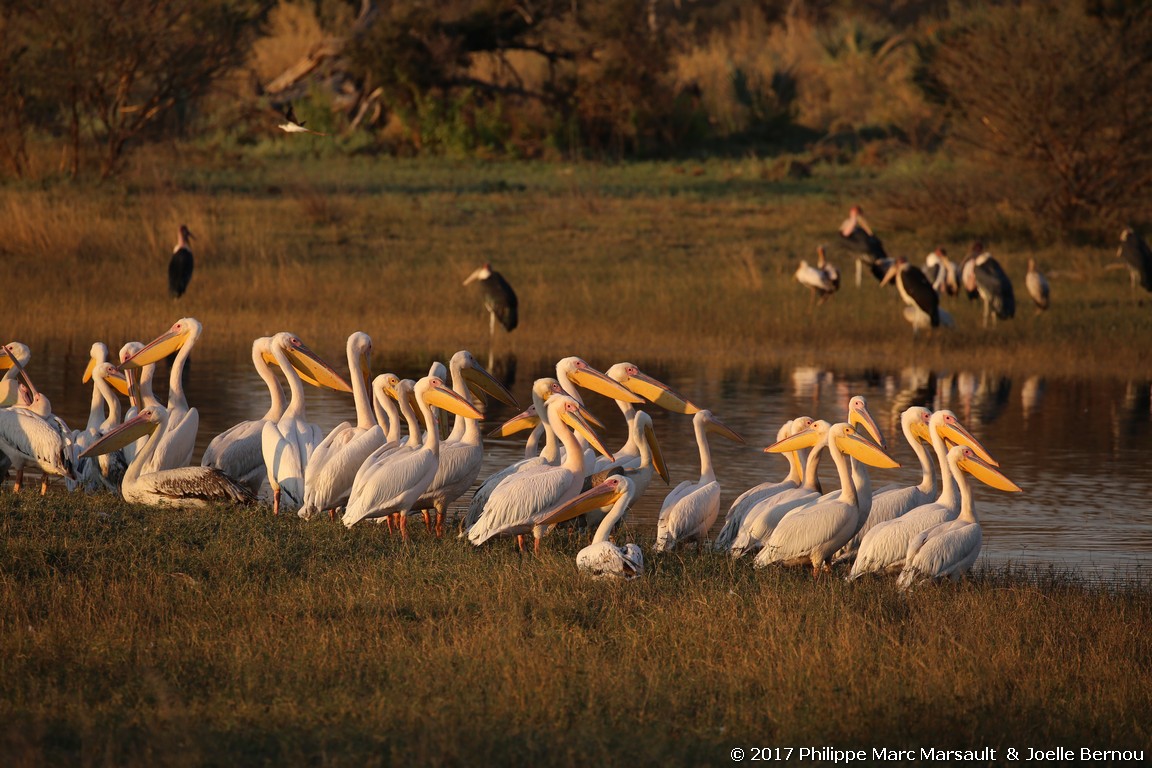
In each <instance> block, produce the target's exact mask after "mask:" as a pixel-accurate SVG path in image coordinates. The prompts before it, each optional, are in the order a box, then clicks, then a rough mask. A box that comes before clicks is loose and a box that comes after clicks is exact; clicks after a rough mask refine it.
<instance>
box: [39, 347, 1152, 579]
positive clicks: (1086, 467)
mask: <svg viewBox="0 0 1152 768" xmlns="http://www.w3.org/2000/svg"><path fill="white" fill-rule="evenodd" d="M320 351H321V354H322V355H324V356H325V357H326V358H327V359H328V360H329V361H330V362H331V363H332V364H333V366H334V367H335V368H336V369H337V370H341V371H346V370H347V364H346V363H345V362H344V360H343V357H344V356H343V352H342V351H340V350H320ZM33 355H34V356H33V360H32V363H31V365H30V366H29V372H30V373H31V374H32V375H33V377H34V379H35V380H36V382H37V384H38V386H39V387H40V388H41V389H42V390H43V391H44V392H45V394H47V395H48V396H49V398H50V399H51V400H52V403H53V408H54V411H55V412H56V413H57V415H60V416H61V417H63V418H64V419H65V420H66V421H67V422H68V424H69V425H70V426H72V427H73V428H79V427H82V426H83V425H84V423H85V422H86V420H87V414H88V403H89V397H90V393H91V389H90V388H89V386H87V385H83V384H81V383H80V378H81V373H82V372H83V370H84V366H85V365H86V363H87V350H86V349H85V350H75V351H74V352H72V353H66V352H62V353H60V354H54V353H52V352H51V351H47V352H45V353H44V354H41V351H39V350H33ZM589 362H590V363H591V364H593V365H596V366H600V368H601V370H605V369H607V368H608V367H609V366H610V365H611V364H612V363H615V362H619V361H615V360H589ZM632 362H636V363H638V364H640V365H641V367H642V368H643V367H644V363H643V361H636V360H634V361H632ZM386 365H387V361H374V371H373V372H374V373H380V372H383V371H384V370H386V369H387V368H386ZM493 367H494V368H495V369H496V370H495V372H497V373H498V375H500V376H502V377H503V378H504V379H505V382H506V383H507V384H508V385H509V387H510V389H511V390H512V391H513V393H514V394H515V395H516V397H517V398H518V399H520V401H521V403H522V404H524V405H525V406H526V405H527V403H528V402H530V400H529V395H528V391H529V387H530V385H531V382H532V380H533V379H534V378H535V377H536V376H539V375H554V371H552V370H551V369H550V368H549V367H548V366H546V365H541V366H529V365H526V364H524V363H521V364H520V365H519V366H517V365H516V364H515V361H509V360H505V361H496V365H495V366H493ZM387 370H392V371H393V372H395V373H397V374H399V375H401V376H405V377H413V378H416V377H419V376H420V375H423V374H424V373H425V372H426V370H427V369H426V368H425V369H423V370H396V369H387ZM645 370H646V372H647V373H649V374H651V375H654V376H656V377H657V378H660V379H662V380H663V381H665V382H666V383H668V384H669V385H670V386H672V387H673V388H675V389H677V390H678V391H680V392H681V393H682V394H684V395H686V396H687V397H689V398H690V399H691V400H693V401H694V402H695V403H696V404H697V405H699V406H701V407H705V408H709V409H711V410H712V411H713V412H714V413H715V414H716V416H718V417H719V418H720V419H721V420H722V421H724V422H725V423H726V424H727V425H728V426H730V427H732V428H733V429H735V430H736V431H737V432H738V433H740V434H741V435H742V436H743V437H744V438H745V439H746V440H747V444H746V445H737V444H734V443H731V442H728V441H726V440H724V439H723V438H716V439H715V440H714V441H713V444H712V448H713V457H714V460H715V466H716V473H717V477H718V479H719V481H720V483H721V486H722V488H723V498H722V502H721V511H720V518H719V519H720V520H722V519H723V516H724V512H725V511H726V510H727V508H728V505H729V504H730V503H731V501H732V500H733V499H734V498H735V497H736V496H737V495H739V494H740V493H741V492H743V491H744V490H746V489H747V488H749V487H751V486H753V485H755V484H757V483H760V482H763V481H765V480H768V479H772V480H776V479H781V478H783V477H784V475H785V474H786V471H787V467H786V464H785V461H784V459H783V458H782V457H779V456H775V455H770V454H765V453H763V452H762V449H763V448H764V446H766V445H768V444H770V443H772V442H773V441H774V440H775V436H776V431H777V429H778V428H779V426H780V424H782V423H783V422H784V421H785V420H787V419H791V418H793V417H795V416H798V415H809V416H812V417H813V418H823V419H827V420H829V421H838V420H843V418H844V415H845V411H846V408H847V403H848V400H849V399H850V398H851V397H852V396H854V395H864V396H865V397H866V398H867V399H868V403H869V406H870V409H871V410H872V413H873V415H874V416H875V417H876V419H877V421H878V422H879V423H880V424H881V426H882V428H883V429H884V432H885V435H886V437H887V438H888V442H889V446H890V453H891V454H892V455H893V457H894V458H895V459H896V460H897V461H900V462H901V464H902V465H903V466H902V467H901V468H900V469H894V470H874V472H873V475H872V477H873V484H874V486H875V487H879V486H881V485H885V484H887V483H891V482H900V483H905V484H908V485H912V484H915V483H917V482H919V466H918V463H917V461H916V457H915V455H914V454H913V453H912V450H911V448H909V447H908V445H907V444H906V442H905V441H904V439H903V437H902V435H901V434H900V432H899V414H900V413H901V412H902V411H903V409H905V408H907V407H908V406H910V405H916V404H919V405H925V406H928V407H929V408H950V409H952V410H953V411H955V412H956V414H957V415H958V416H959V417H960V419H961V421H962V422H963V423H964V424H965V426H967V427H968V428H969V429H970V430H971V431H972V432H973V434H975V435H976V437H977V438H979V439H980V440H981V441H982V442H983V443H984V445H985V446H986V447H987V448H988V449H989V451H990V452H991V453H992V455H993V456H995V457H996V458H997V460H998V461H999V462H1000V465H1001V469H1002V470H1003V471H1004V473H1005V474H1006V475H1007V476H1008V477H1010V478H1011V479H1012V480H1013V481H1015V482H1016V483H1017V484H1018V485H1019V486H1020V487H1021V488H1023V489H1024V493H1022V494H1006V493H1002V492H1000V491H997V490H994V489H992V488H989V487H987V486H984V485H982V484H980V483H978V482H977V483H974V493H975V498H976V508H977V511H978V513H979V514H980V518H981V521H982V523H983V525H984V530H985V533H984V550H983V555H982V557H981V561H980V564H979V565H978V567H989V566H1001V565H1005V564H1008V563H1016V564H1021V565H1029V566H1035V565H1040V566H1051V567H1053V568H1054V569H1056V570H1057V571H1061V572H1073V573H1076V574H1079V575H1083V576H1085V577H1088V578H1092V579H1097V578H1099V579H1105V580H1117V579H1119V580H1127V579H1137V580H1142V581H1147V580H1149V577H1150V574H1152V463H1150V462H1149V448H1150V447H1152V402H1150V390H1152V384H1150V382H1149V381H1148V380H1146V379H1137V380H1132V381H1129V382H1126V383H1125V382H1110V381H1099V380H1089V379H1044V378H1042V377H1029V378H1026V379H1010V378H1006V377H1002V376H991V375H988V374H984V373H980V372H969V371H962V372H938V371H929V370H926V369H905V370H901V371H881V370H875V371H868V372H856V373H841V372H836V371H831V370H819V369H812V368H798V369H795V370H780V369H766V370H752V369H746V370H739V371H732V370H728V371H720V370H716V371H707V370H689V369H677V368H671V369H670V368H645ZM167 375H168V370H167V365H166V364H163V363H162V364H161V365H160V369H159V370H158V372H157V387H156V393H157V395H158V396H159V397H160V398H161V399H164V398H165V396H166V392H167ZM185 389H186V391H187V393H188V399H189V402H190V403H191V404H192V405H193V406H195V407H196V408H198V409H199V411H200V434H199V438H198V448H197V452H196V460H197V461H199V456H200V454H201V452H202V451H203V449H204V447H205V446H206V445H207V444H208V442H209V440H211V438H212V437H213V436H214V435H215V434H217V433H218V432H221V431H223V430H224V429H226V428H228V427H230V426H232V425H233V424H235V423H237V422H239V421H242V420H245V419H251V418H257V417H259V416H260V415H262V414H263V413H264V411H265V410H266V409H267V406H268V394H267V390H266V388H265V387H264V385H263V383H262V382H261V381H260V380H259V378H258V377H257V376H256V373H255V371H254V370H253V368H252V365H251V362H250V360H249V356H248V351H247V350H237V351H236V355H235V356H234V357H231V358H228V359H222V358H209V357H206V356H205V355H203V354H197V353H194V354H193V356H192V360H191V362H190V365H189V367H188V370H187V372H186V374H185ZM586 399H587V402H588V406H589V407H590V408H591V409H592V410H593V412H594V413H596V414H597V415H598V416H599V417H600V418H601V420H602V421H603V422H604V424H605V426H606V427H607V430H606V432H607V438H606V442H607V444H608V445H609V447H613V446H619V445H621V444H623V442H624V439H625V435H624V422H623V418H622V417H621V416H620V414H619V411H618V409H617V408H616V405H615V404H614V403H612V402H610V401H608V400H605V399H604V398H601V397H599V396H597V395H589V396H588V397H587V398H586ZM307 404H308V415H309V418H310V419H311V420H313V421H315V422H316V423H318V424H320V425H321V426H322V427H324V428H325V429H328V428H330V427H332V426H334V425H336V424H337V423H339V422H341V421H344V420H355V413H354V409H353V404H352V396H351V395H349V394H341V393H334V392H328V391H321V390H317V389H313V388H311V387H310V388H308V400H307ZM647 410H648V411H649V413H651V414H652V416H653V420H654V422H655V429H656V433H657V436H658V438H659V440H660V443H661V446H662V449H663V451H664V455H665V458H666V460H667V462H668V465H669V468H670V470H671V474H672V485H673V486H674V485H675V484H676V483H678V482H680V481H682V480H686V479H694V478H696V477H699V470H700V466H699V458H698V451H697V447H696V444H695V439H694V437H693V433H692V425H691V418H690V417H686V416H682V415H679V414H673V413H668V412H664V411H661V410H659V409H658V408H656V407H655V406H649V407H648V408H647ZM512 414H513V410H512V409H511V408H508V407H506V406H503V405H501V404H499V403H497V404H495V406H494V407H493V408H492V409H491V412H490V414H489V417H488V422H490V424H489V423H486V425H485V427H486V429H487V428H488V427H489V426H494V425H495V424H496V423H498V422H500V421H503V420H504V419H505V418H507V417H508V416H511V415H512ZM522 455H523V445H522V443H518V442H513V441H509V440H500V441H494V442H493V441H490V442H489V443H487V444H486V453H485V464H484V469H483V470H482V471H481V475H480V476H481V479H483V478H484V477H486V476H487V475H488V474H489V473H490V472H491V471H493V470H495V469H497V468H499V467H502V466H505V465H507V464H509V463H511V462H513V461H515V460H517V459H518V458H520V457H521V456H522ZM824 465H825V466H824V467H823V468H822V470H821V476H822V480H823V482H824V486H825V489H826V490H829V489H831V488H834V487H836V486H837V480H836V477H835V470H834V468H833V466H832V464H831V462H824ZM667 490H668V489H667V488H666V487H665V486H664V485H663V484H662V483H661V482H660V481H659V479H658V478H657V479H656V480H654V481H653V484H652V485H651V486H650V487H649V490H648V493H647V495H646V497H645V498H644V499H642V500H641V502H640V503H639V504H638V505H637V507H636V508H635V509H634V516H633V519H632V520H631V525H632V526H639V527H642V528H643V527H647V526H652V527H654V526H655V520H656V515H657V513H658V511H659V508H660V503H661V501H662V500H663V497H664V495H665V493H666V492H667ZM717 524H718V525H719V521H718V523H717Z"/></svg>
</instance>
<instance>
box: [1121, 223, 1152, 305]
mask: <svg viewBox="0 0 1152 768" xmlns="http://www.w3.org/2000/svg"><path fill="white" fill-rule="evenodd" d="M1116 255H1117V256H1119V257H1120V258H1121V259H1123V260H1124V265H1125V266H1126V267H1128V274H1129V275H1130V276H1131V278H1132V295H1133V297H1135V295H1136V283H1140V287H1141V288H1143V289H1144V290H1146V291H1150V292H1152V248H1149V247H1148V243H1146V242H1144V238H1142V237H1140V235H1138V234H1137V233H1136V230H1135V229H1133V228H1132V227H1125V228H1124V231H1123V232H1121V233H1120V249H1119V250H1118V251H1117V252H1116Z"/></svg>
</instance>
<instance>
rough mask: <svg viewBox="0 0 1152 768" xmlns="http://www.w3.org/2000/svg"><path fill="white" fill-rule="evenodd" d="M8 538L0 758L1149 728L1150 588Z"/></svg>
mask: <svg viewBox="0 0 1152 768" xmlns="http://www.w3.org/2000/svg"><path fill="white" fill-rule="evenodd" d="M0 533H2V535H0V722H2V723H3V726H0V752H2V753H3V754H5V756H6V758H5V762H6V764H7V765H14V766H15V765H36V764H51V765H60V764H115V765H121V766H131V765H198V764H230V765H235V764H257V763H277V764H303V763H309V764H322V765H328V764H331V765H376V764H425V765H426V764H438V765H479V764H510V763H512V762H515V763H522V762H529V761H530V762H540V763H544V764H549V765H589V764H607V765H612V764H619V763H622V762H625V761H628V762H630V763H632V762H634V763H637V764H654V763H656V762H660V763H662V764H663V763H667V764H673V765H698V764H723V763H727V762H728V760H729V758H728V753H729V750H730V749H731V748H732V747H735V746H742V747H745V748H749V747H752V746H796V747H799V746H841V747H855V748H859V747H868V746H870V745H877V746H887V747H893V748H895V747H906V746H935V747H940V748H960V749H969V748H978V747H983V746H991V747H998V748H1006V747H1011V746H1015V747H1017V748H1021V747H1025V746H1037V747H1040V746H1043V747H1052V746H1056V745H1079V746H1088V745H1091V746H1097V747H1101V748H1104V747H1107V748H1117V749H1119V748H1124V747H1127V748H1141V747H1143V748H1147V746H1148V744H1149V742H1150V739H1152V733H1150V732H1149V727H1148V723H1149V722H1150V721H1152V717H1150V716H1152V711H1150V705H1149V701H1148V696H1147V691H1148V690H1149V687H1150V685H1152V679H1150V678H1152V672H1150V670H1152V642H1150V640H1149V637H1148V634H1147V632H1146V627H1147V626H1148V625H1149V623H1150V622H1152V592H1149V590H1147V588H1146V586H1145V587H1138V586H1135V585H1134V586H1132V587H1130V588H1129V587H1119V588H1115V587H1114V588H1112V589H1110V590H1105V589H1103V588H1097V587H1093V586H1089V585H1086V584H1084V583H1081V582H1078V581H1076V580H1075V579H1072V578H1065V577H1060V576H1052V575H1048V576H1037V575H1035V574H1033V575H1032V577H1030V578H1024V577H1021V576H1020V575H1019V574H1017V575H1009V574H996V575H984V576H981V577H978V578H976V579H975V580H973V581H970V582H968V583H965V584H963V585H960V586H945V587H942V588H938V589H932V588H927V589H922V590H920V591H918V592H916V593H913V594H912V595H910V596H904V595H900V594H898V593H897V592H896V591H895V590H894V589H893V585H892V583H891V582H890V581H882V582H881V581H877V582H871V583H858V584H854V585H847V584H844V583H843V582H842V581H841V580H839V579H828V580H825V581H822V582H817V583H813V581H812V579H811V577H810V576H809V575H808V573H807V572H806V571H803V570H798V571H796V572H782V571H772V572H767V573H763V572H754V571H753V570H752V569H751V568H750V567H749V566H750V563H748V562H743V561H741V562H737V563H734V564H733V563H730V562H729V561H727V560H726V559H725V558H722V557H716V556H712V555H702V554H696V553H693V552H686V553H683V554H677V555H672V556H665V557H662V558H658V559H655V560H653V561H652V562H651V563H650V566H649V567H650V573H649V576H648V577H647V578H646V579H644V580H643V581H642V582H640V583H636V584H627V585H612V584H599V583H595V582H592V581H590V580H587V579H585V578H582V577H581V576H579V575H578V574H577V573H576V571H575V567H574V564H573V557H574V553H575V551H576V546H577V545H576V543H575V542H574V541H568V540H565V539H564V538H562V537H552V538H550V539H549V540H548V542H547V543H548V548H547V552H546V553H544V555H543V556H542V557H540V558H539V559H533V558H524V559H522V558H521V557H520V556H518V555H516V554H515V553H514V552H513V551H512V549H511V547H510V546H508V543H507V542H504V543H502V544H501V545H499V546H496V547H492V548H488V549H484V550H481V551H473V550H472V548H471V547H469V546H468V545H466V544H464V543H462V542H460V541H458V540H455V539H450V540H443V541H435V540H432V539H429V538H428V537H426V536H423V535H417V536H416V537H415V538H414V541H413V542H412V544H411V545H409V546H407V547H405V546H403V545H401V544H400V543H399V542H398V541H397V539H396V538H395V537H390V536H388V535H387V534H386V532H385V531H383V530H381V529H379V528H378V527H375V526H370V527H369V528H358V529H355V530H351V531H349V530H345V529H344V528H343V526H340V525H338V524H332V523H328V522H318V523H314V524H302V523H301V522H300V521H299V520H297V519H295V518H294V517H291V518H281V519H275V518H273V517H271V516H270V515H268V514H267V513H266V512H256V511H235V510H228V509H218V510H213V511H208V512H201V513H183V512H163V513H156V512H151V511H146V510H144V509H142V508H139V507H132V506H129V505H126V504H124V503H122V502H119V501H116V500H111V499H108V498H97V497H80V496H66V495H63V494H58V493H53V494H50V495H49V496H48V497H47V498H46V499H41V498H39V497H35V496H33V495H23V496H21V497H20V498H16V497H14V496H13V495H11V494H5V495H4V496H0ZM641 543H642V544H644V545H645V549H646V550H647V549H648V547H647V544H649V543H650V542H643V541H642V542H641ZM1000 754H1001V755H1002V754H1003V751H1002V750H1001V753H1000Z"/></svg>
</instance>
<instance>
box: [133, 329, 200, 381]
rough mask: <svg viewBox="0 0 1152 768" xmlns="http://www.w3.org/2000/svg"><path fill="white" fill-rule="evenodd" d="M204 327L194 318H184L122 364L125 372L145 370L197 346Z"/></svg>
mask: <svg viewBox="0 0 1152 768" xmlns="http://www.w3.org/2000/svg"><path fill="white" fill-rule="evenodd" d="M202 330H204V326H202V325H201V324H200V321H199V320H197V319H196V318H194V317H182V318H180V319H179V320H177V321H176V322H175V323H173V324H172V327H171V328H169V329H168V330H167V331H165V332H164V333H162V334H160V335H159V336H157V337H156V338H155V339H153V340H152V341H150V342H148V343H147V344H145V345H144V347H143V348H142V349H140V350H139V351H137V352H136V353H135V354H133V355H131V356H130V357H129V358H128V359H126V360H124V361H123V362H121V363H120V367H121V369H123V370H128V369H130V368H131V369H138V368H143V367H144V366H146V365H148V364H149V363H155V362H158V361H160V360H163V359H164V358H165V357H168V355H170V354H172V353H173V352H175V351H177V350H179V349H181V348H183V347H185V346H187V345H189V344H195V343H196V339H198V338H200V332H201V331H202Z"/></svg>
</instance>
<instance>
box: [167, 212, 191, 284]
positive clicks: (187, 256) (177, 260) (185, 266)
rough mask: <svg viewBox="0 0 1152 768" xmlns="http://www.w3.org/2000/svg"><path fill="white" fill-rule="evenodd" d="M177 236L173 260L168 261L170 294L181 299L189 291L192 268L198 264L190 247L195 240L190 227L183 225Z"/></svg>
mask: <svg viewBox="0 0 1152 768" xmlns="http://www.w3.org/2000/svg"><path fill="white" fill-rule="evenodd" d="M176 235H177V239H176V247H175V248H173V249H172V258H171V259H169V260H168V293H169V294H171V296H172V298H174V299H178V298H180V297H181V296H183V295H184V291H186V290H188V283H190V282H191V281H192V268H193V267H194V266H195V263H196V262H195V259H194V258H193V257H192V249H191V248H190V247H189V245H188V243H189V241H190V240H192V239H194V238H193V237H192V233H191V232H189V231H188V227H186V226H184V225H183V224H181V225H180V229H179V230H178V231H177V233H176Z"/></svg>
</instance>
